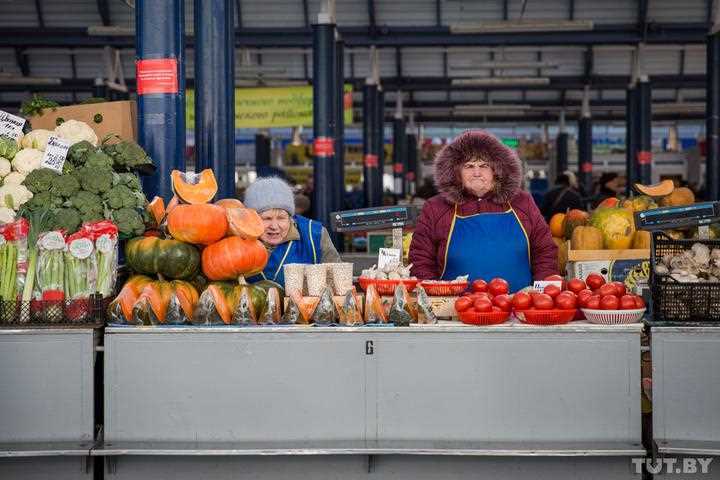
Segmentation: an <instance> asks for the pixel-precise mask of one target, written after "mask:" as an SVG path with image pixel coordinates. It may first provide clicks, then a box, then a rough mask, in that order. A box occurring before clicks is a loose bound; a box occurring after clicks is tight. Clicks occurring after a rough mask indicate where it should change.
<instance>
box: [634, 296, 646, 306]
mask: <svg viewBox="0 0 720 480" xmlns="http://www.w3.org/2000/svg"><path fill="white" fill-rule="evenodd" d="M635 308H637V309H640V308H645V300H643V298H642V297H640V296H638V295H635Z"/></svg>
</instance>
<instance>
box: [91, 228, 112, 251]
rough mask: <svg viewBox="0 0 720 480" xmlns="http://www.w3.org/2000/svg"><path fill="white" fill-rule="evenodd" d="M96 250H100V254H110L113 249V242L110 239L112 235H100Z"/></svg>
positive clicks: (96, 242)
mask: <svg viewBox="0 0 720 480" xmlns="http://www.w3.org/2000/svg"><path fill="white" fill-rule="evenodd" d="M95 248H97V249H98V252H101V253H110V251H111V250H112V249H113V241H112V240H111V239H110V235H108V234H107V233H106V234H104V235H100V237H99V238H98V239H97V240H95Z"/></svg>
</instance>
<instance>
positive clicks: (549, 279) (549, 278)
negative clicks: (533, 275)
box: [545, 275, 565, 282]
mask: <svg viewBox="0 0 720 480" xmlns="http://www.w3.org/2000/svg"><path fill="white" fill-rule="evenodd" d="M563 280H565V279H564V278H563V277H561V276H560V275H549V276H547V277H545V281H546V282H562V281H563Z"/></svg>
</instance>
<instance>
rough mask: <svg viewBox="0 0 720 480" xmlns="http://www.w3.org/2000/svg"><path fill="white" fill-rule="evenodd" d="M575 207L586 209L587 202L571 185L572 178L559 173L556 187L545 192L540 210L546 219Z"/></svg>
mask: <svg viewBox="0 0 720 480" xmlns="http://www.w3.org/2000/svg"><path fill="white" fill-rule="evenodd" d="M573 208H577V209H580V210H582V209H584V208H585V204H584V203H583V201H582V198H581V197H580V194H578V193H577V191H576V190H575V189H574V188H572V186H571V185H570V178H568V176H567V175H565V174H562V175H558V176H557V178H556V179H555V188H553V189H552V190H550V191H549V192H547V193H546V194H545V196H544V197H543V201H542V206H541V207H540V211H541V212H542V214H543V216H544V217H545V220H548V221H549V220H550V217H552V216H553V215H555V214H556V213H565V212H567V211H568V210H571V209H573Z"/></svg>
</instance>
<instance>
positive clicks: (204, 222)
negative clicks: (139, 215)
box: [167, 204, 228, 245]
mask: <svg viewBox="0 0 720 480" xmlns="http://www.w3.org/2000/svg"><path fill="white" fill-rule="evenodd" d="M167 228H168V232H170V235H172V237H173V238H174V239H176V240H180V241H181V242H185V243H196V244H199V245H210V244H211V243H215V242H217V241H218V240H220V239H221V238H223V237H224V236H225V234H226V233H227V229H228V223H227V218H226V216H225V209H224V208H223V207H219V206H217V205H209V204H207V205H185V204H181V205H178V206H177V207H175V208H173V209H172V211H171V212H170V213H169V214H168V216H167Z"/></svg>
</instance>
